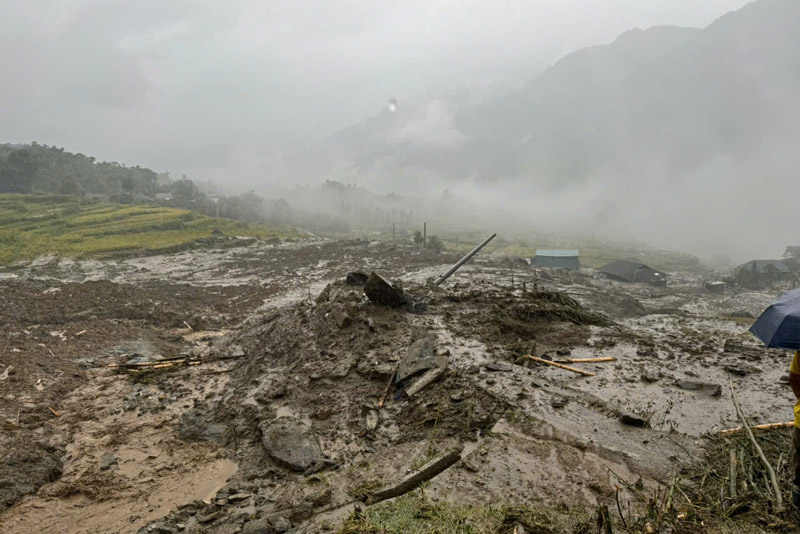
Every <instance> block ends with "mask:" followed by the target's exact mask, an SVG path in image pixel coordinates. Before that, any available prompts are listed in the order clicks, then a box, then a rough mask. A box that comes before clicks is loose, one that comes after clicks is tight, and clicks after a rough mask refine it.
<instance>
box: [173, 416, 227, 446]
mask: <svg viewBox="0 0 800 534" xmlns="http://www.w3.org/2000/svg"><path fill="white" fill-rule="evenodd" d="M207 417H208V414H207V412H206V411H205V410H202V409H199V408H192V409H191V410H187V411H185V412H184V413H183V415H181V419H180V423H179V424H178V437H180V438H181V439H183V440H186V441H215V440H217V439H218V438H219V437H220V436H222V434H223V432H225V425H223V424H220V423H211V422H209V421H207Z"/></svg>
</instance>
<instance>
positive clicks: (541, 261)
mask: <svg viewBox="0 0 800 534" xmlns="http://www.w3.org/2000/svg"><path fill="white" fill-rule="evenodd" d="M531 265H533V266H534V267H553V268H557V269H565V270H567V271H577V270H578V269H580V268H581V262H580V259H579V257H578V251H577V250H573V249H558V250H544V249H542V250H537V251H536V256H534V257H533V258H531Z"/></svg>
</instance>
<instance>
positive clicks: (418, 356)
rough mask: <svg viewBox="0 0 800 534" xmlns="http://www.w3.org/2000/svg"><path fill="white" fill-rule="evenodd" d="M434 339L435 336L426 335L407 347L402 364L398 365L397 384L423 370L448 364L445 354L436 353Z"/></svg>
mask: <svg viewBox="0 0 800 534" xmlns="http://www.w3.org/2000/svg"><path fill="white" fill-rule="evenodd" d="M434 339H435V338H434V337H433V336H426V337H424V338H422V339H418V340H417V341H415V342H414V343H412V344H411V346H409V347H408V349H406V353H405V355H404V356H403V359H402V360H400V364H399V365H398V366H397V375H396V376H395V383H396V384H399V383H400V382H403V381H404V380H407V379H408V378H411V377H412V376H415V375H417V374H419V373H421V372H422V371H427V370H428V369H432V368H434V367H445V366H446V365H447V359H446V358H445V357H444V356H437V355H436V351H435V344H434Z"/></svg>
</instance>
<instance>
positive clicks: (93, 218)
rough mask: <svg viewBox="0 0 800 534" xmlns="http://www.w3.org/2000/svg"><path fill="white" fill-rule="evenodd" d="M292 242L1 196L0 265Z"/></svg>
mask: <svg viewBox="0 0 800 534" xmlns="http://www.w3.org/2000/svg"><path fill="white" fill-rule="evenodd" d="M214 230H219V232H222V234H224V235H225V236H249V237H255V238H260V239H268V238H271V237H292V236H296V235H297V233H296V231H295V230H292V229H286V228H269V227H267V226H263V225H257V224H248V223H244V222H241V221H235V220H231V219H222V218H213V217H207V216H205V215H200V214H198V213H195V212H192V211H189V210H183V209H175V208H168V207H162V206H154V205H120V204H112V203H99V202H98V203H88V202H85V201H81V200H79V199H77V198H75V197H71V196H61V195H17V194H6V195H0V264H9V263H13V262H17V261H22V260H31V259H34V258H36V257H37V256H41V255H44V254H56V255H61V256H66V257H72V258H98V259H101V258H119V257H127V256H136V255H146V254H155V253H162V252H171V251H176V250H182V249H188V248H193V247H196V246H201V245H203V244H204V243H205V244H214V243H215V242H216V244H223V242H224V240H225V238H224V237H222V236H219V233H217V235H216V236H213V237H214V239H213V240H212V232H214Z"/></svg>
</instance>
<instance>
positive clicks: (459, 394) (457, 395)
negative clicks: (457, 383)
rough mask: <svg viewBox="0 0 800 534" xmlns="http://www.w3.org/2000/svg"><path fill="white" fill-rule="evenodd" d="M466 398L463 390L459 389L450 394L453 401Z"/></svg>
mask: <svg viewBox="0 0 800 534" xmlns="http://www.w3.org/2000/svg"><path fill="white" fill-rule="evenodd" d="M465 398H466V393H464V390H462V389H460V390H458V391H455V392H453V393H451V394H450V400H451V401H453V402H461V401H463V400H464V399H465Z"/></svg>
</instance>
